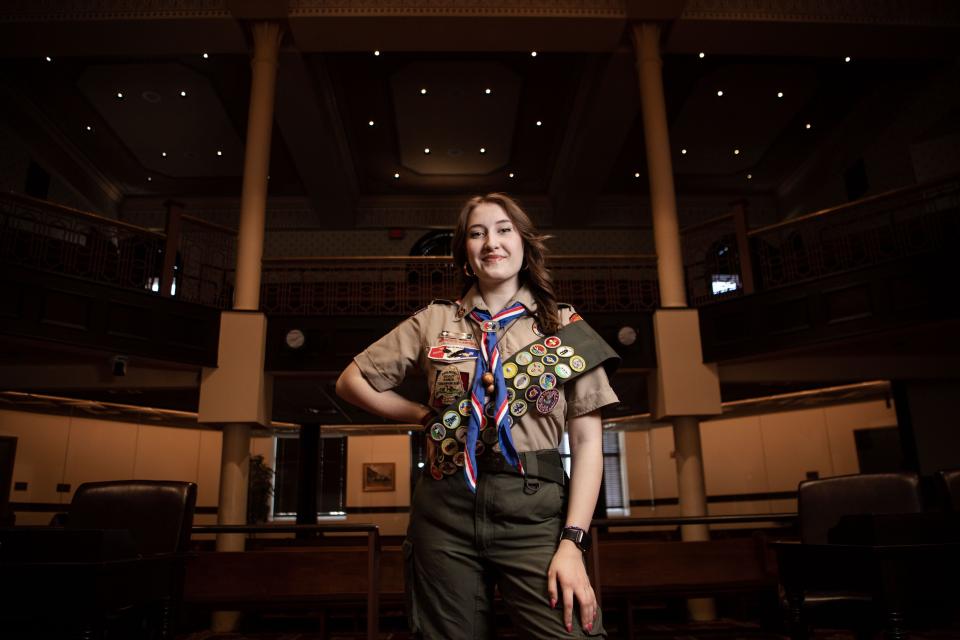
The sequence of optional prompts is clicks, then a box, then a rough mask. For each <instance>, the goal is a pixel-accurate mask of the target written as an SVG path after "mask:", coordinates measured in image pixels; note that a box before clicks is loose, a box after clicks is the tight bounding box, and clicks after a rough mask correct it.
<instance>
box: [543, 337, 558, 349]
mask: <svg viewBox="0 0 960 640" xmlns="http://www.w3.org/2000/svg"><path fill="white" fill-rule="evenodd" d="M543 344H545V345H547V346H548V347H550V348H551V349H556V348H557V347H559V346H560V338H558V337H557V336H550V337H549V338H547V339H546V340H544V341H543Z"/></svg>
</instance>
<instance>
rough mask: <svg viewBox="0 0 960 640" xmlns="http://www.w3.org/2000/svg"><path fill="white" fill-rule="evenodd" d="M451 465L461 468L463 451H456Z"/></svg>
mask: <svg viewBox="0 0 960 640" xmlns="http://www.w3.org/2000/svg"><path fill="white" fill-rule="evenodd" d="M453 464H455V465H457V466H458V467H462V466H463V451H458V452H457V453H456V455H454V456H453Z"/></svg>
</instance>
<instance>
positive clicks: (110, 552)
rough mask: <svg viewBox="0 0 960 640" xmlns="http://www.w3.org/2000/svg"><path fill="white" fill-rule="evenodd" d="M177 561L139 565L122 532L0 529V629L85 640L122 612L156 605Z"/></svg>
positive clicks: (170, 557) (166, 593)
mask: <svg viewBox="0 0 960 640" xmlns="http://www.w3.org/2000/svg"><path fill="white" fill-rule="evenodd" d="M181 565H182V558H181V557H180V556H178V555H175V554H158V555H152V556H149V557H141V556H140V555H138V554H137V553H136V550H135V547H134V544H133V540H132V538H131V536H130V532H129V531H126V530H112V529H58V528H41V527H16V528H9V529H0V572H2V576H3V579H2V581H0V625H3V627H0V628H17V627H20V626H25V627H26V628H32V629H36V630H38V633H39V632H40V631H39V630H42V629H49V628H51V627H54V626H55V627H56V628H58V629H63V630H65V631H64V632H65V633H66V632H71V633H72V632H76V633H78V634H80V635H84V634H87V635H92V634H93V633H94V632H96V630H98V629H102V628H103V627H104V626H106V624H107V622H108V619H109V618H110V617H111V616H113V615H114V614H116V613H117V612H120V611H122V610H125V609H129V608H132V607H137V606H142V605H146V604H154V603H155V604H158V605H161V606H162V605H163V603H164V601H165V600H166V599H168V598H169V597H170V595H171V594H170V589H171V580H175V578H176V576H177V575H178V568H179V567H180V566H181Z"/></svg>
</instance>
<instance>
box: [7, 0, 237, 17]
mask: <svg viewBox="0 0 960 640" xmlns="http://www.w3.org/2000/svg"><path fill="white" fill-rule="evenodd" d="M230 17H232V14H231V13H230V10H229V9H228V7H227V2H226V0H6V1H5V2H4V3H3V7H2V9H0V22H50V21H60V22H70V21H90V20H130V19H135V20H156V19H167V20H169V19H182V18H230Z"/></svg>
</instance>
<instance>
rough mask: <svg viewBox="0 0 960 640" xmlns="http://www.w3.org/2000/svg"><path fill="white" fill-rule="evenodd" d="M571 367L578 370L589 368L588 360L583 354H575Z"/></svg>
mask: <svg viewBox="0 0 960 640" xmlns="http://www.w3.org/2000/svg"><path fill="white" fill-rule="evenodd" d="M570 368H571V369H573V370H574V371H577V372H580V371H583V370H584V369H586V368H587V361H586V360H584V359H583V356H573V357H572V358H570Z"/></svg>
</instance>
